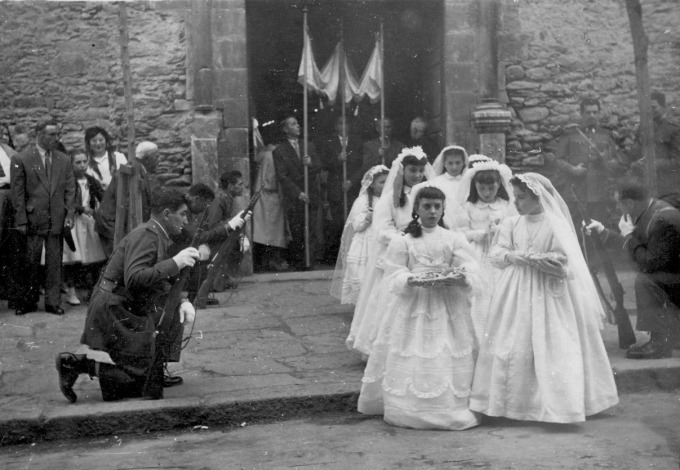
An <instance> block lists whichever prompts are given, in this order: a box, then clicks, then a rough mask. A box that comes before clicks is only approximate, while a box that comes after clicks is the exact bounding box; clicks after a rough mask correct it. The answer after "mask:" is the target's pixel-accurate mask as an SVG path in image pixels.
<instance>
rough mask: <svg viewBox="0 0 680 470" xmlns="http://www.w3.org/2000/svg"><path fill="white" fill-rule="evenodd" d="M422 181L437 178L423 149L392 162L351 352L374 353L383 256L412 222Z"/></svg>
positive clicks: (377, 212) (375, 214) (375, 218)
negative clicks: (416, 189) (417, 187)
mask: <svg viewBox="0 0 680 470" xmlns="http://www.w3.org/2000/svg"><path fill="white" fill-rule="evenodd" d="M423 178H427V179H428V180H431V179H432V178H434V173H433V172H432V166H431V165H430V164H429V163H428V161H427V155H425V152H423V150H422V149H421V148H420V147H413V148H405V149H403V150H402V151H401V153H400V154H399V156H398V157H397V158H396V159H395V160H394V162H392V167H391V168H390V171H389V173H388V175H387V180H386V181H385V188H384V190H383V192H382V194H381V196H380V200H379V201H378V203H377V204H376V205H375V210H374V211H373V225H374V228H373V230H374V233H375V240H374V241H373V242H372V243H371V245H370V248H369V253H370V258H369V261H368V268H367V271H366V276H365V281H364V285H363V286H362V287H361V291H360V292H359V297H358V299H357V305H356V308H355V309H354V318H353V319H352V325H351V327H350V331H349V336H348V337H347V340H346V341H345V343H346V344H347V346H348V347H349V348H350V349H355V350H357V351H360V352H361V353H362V354H364V355H369V354H370V353H371V345H372V343H373V339H374V338H375V333H376V331H377V328H378V325H379V324H380V319H381V315H382V313H383V312H384V304H383V303H382V302H381V298H382V296H383V294H384V293H385V287H384V286H383V283H382V278H383V255H384V254H385V251H386V250H387V246H388V245H389V244H390V242H391V241H392V240H393V239H395V238H398V237H401V236H402V235H403V233H402V232H401V231H402V230H403V229H404V228H406V226H407V225H408V224H409V222H410V221H411V218H412V217H411V214H412V208H413V199H412V196H413V192H412V190H411V188H413V187H414V186H415V185H417V184H418V183H420V182H421V181H422V180H423Z"/></svg>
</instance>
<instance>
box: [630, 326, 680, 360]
mask: <svg viewBox="0 0 680 470" xmlns="http://www.w3.org/2000/svg"><path fill="white" fill-rule="evenodd" d="M672 356H673V343H672V341H671V337H670V336H669V335H666V334H662V333H658V332H654V331H652V332H651V333H650V339H649V342H647V343H645V344H644V345H642V346H641V347H639V348H636V349H629V350H628V351H627V352H626V357H627V358H628V359H663V358H667V357H672Z"/></svg>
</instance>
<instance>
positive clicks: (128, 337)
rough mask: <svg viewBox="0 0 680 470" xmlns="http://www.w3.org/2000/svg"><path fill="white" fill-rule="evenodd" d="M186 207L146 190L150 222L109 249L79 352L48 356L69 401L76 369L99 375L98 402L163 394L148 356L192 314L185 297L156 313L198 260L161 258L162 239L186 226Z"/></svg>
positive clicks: (162, 350)
mask: <svg viewBox="0 0 680 470" xmlns="http://www.w3.org/2000/svg"><path fill="white" fill-rule="evenodd" d="M187 211H188V208H187V205H186V202H185V200H184V196H183V194H182V193H181V192H180V191H179V190H177V189H175V188H164V187H161V188H158V189H157V190H155V191H154V193H153V195H152V199H151V218H150V220H149V221H148V222H145V223H143V224H141V225H140V226H138V227H137V228H136V229H134V230H133V231H132V232H130V233H129V234H128V235H127V236H126V237H125V238H123V240H121V242H120V243H119V245H118V246H117V247H116V248H115V250H114V252H113V254H112V255H111V258H110V259H109V262H108V264H107V265H106V267H105V268H104V272H103V274H102V277H101V278H100V280H99V283H98V284H97V286H96V287H95V291H94V294H93V296H92V299H91V301H90V305H89V308H88V311H87V318H86V319H85V329H84V331H83V335H82V337H81V339H80V342H81V343H82V344H83V345H85V346H83V347H81V351H80V352H84V354H72V353H61V354H58V355H57V358H56V366H57V370H58V372H59V386H60V388H61V391H62V393H63V394H64V396H65V397H66V398H67V399H68V400H69V401H70V402H72V403H73V402H75V401H76V399H77V397H76V394H75V392H74V391H73V385H74V384H75V382H76V380H77V379H78V375H79V374H90V375H96V376H97V377H99V386H100V388H101V391H102V398H103V399H104V400H105V401H111V400H118V399H122V398H133V397H146V398H154V399H158V398H163V371H162V368H163V361H162V360H161V361H158V360H156V361H154V355H158V354H160V359H164V358H166V357H168V349H169V348H170V347H171V345H172V343H173V341H174V336H175V335H176V334H178V333H179V332H181V328H182V325H183V323H185V322H186V323H189V322H192V321H193V319H194V316H195V311H194V307H193V306H192V305H191V303H190V302H189V301H188V300H186V299H182V300H181V301H180V304H179V306H178V307H176V308H175V309H174V311H169V312H165V313H164V310H165V307H166V305H165V302H166V300H167V298H168V296H169V294H170V291H171V289H172V288H173V283H174V282H175V280H176V278H177V276H178V275H179V273H180V271H181V270H182V269H183V268H187V267H188V268H191V267H192V266H193V265H194V264H195V262H196V260H197V259H198V257H199V253H198V250H197V249H196V248H185V249H184V250H182V251H180V252H179V253H178V254H176V255H175V256H174V257H172V258H169V257H167V250H168V244H169V243H170V236H176V235H179V234H180V233H181V231H182V228H183V227H184V226H186V224H187ZM156 331H158V335H156V334H155V332H156ZM157 358H158V357H157ZM147 380H148V382H147Z"/></svg>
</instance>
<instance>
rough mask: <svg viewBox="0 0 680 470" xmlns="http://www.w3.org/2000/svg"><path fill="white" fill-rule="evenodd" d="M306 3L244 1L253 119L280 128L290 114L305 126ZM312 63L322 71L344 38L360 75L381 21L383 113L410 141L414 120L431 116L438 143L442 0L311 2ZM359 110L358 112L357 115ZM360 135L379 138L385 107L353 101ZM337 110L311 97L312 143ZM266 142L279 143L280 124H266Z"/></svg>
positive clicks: (326, 129)
mask: <svg viewBox="0 0 680 470" xmlns="http://www.w3.org/2000/svg"><path fill="white" fill-rule="evenodd" d="M304 3H305V2H302V1H292V0H246V24H247V48H248V75H249V92H250V100H251V102H250V113H251V115H252V116H253V117H255V118H257V119H258V121H259V122H260V123H261V124H262V123H267V122H271V121H274V123H278V121H280V120H281V119H283V118H284V117H285V116H287V115H289V114H293V115H296V117H298V120H299V121H300V122H302V102H303V96H302V95H303V92H302V86H301V85H300V84H299V83H298V82H297V72H298V67H299V65H300V58H301V53H302V41H303V34H302V28H303V26H302V25H303V13H302V8H303V5H304ZM306 3H308V4H309V5H308V24H309V31H310V36H311V38H312V41H313V49H314V57H315V60H316V63H317V65H318V66H319V68H321V67H323V65H324V64H325V63H326V61H327V60H328V58H329V57H330V56H331V54H332V52H333V50H334V48H335V46H336V44H337V43H338V42H339V41H340V39H341V36H342V37H344V44H345V50H346V53H347V57H348V59H349V60H350V62H351V63H352V65H353V66H354V68H355V70H356V72H357V75H358V76H359V77H360V75H361V73H362V72H363V70H364V68H365V66H366V64H367V63H368V60H369V57H370V55H371V52H372V51H373V48H374V46H375V37H376V34H377V33H378V32H379V30H380V24H381V22H382V23H383V30H384V37H385V40H384V44H385V45H384V51H385V56H384V57H385V60H384V62H385V63H384V74H385V114H386V115H387V116H388V117H391V118H393V120H394V127H395V137H396V138H399V139H400V140H402V141H404V140H405V139H406V138H407V137H408V135H409V124H410V121H411V120H412V119H413V118H414V117H416V116H425V117H426V118H427V119H428V120H429V121H430V122H431V125H432V128H431V132H430V133H431V135H432V134H433V137H434V138H435V139H440V136H441V129H442V128H443V127H444V125H445V123H444V122H443V113H442V98H441V97H442V96H443V94H442V89H441V88H442V83H443V80H442V73H443V65H442V64H443V56H442V54H443V52H442V45H443V40H444V31H443V18H444V5H443V0H374V1H359V0H344V1H324V2H316V3H315V2H306ZM357 107H358V108H359V109H358V111H357ZM350 108H351V109H349V110H348V113H352V115H353V116H354V121H355V127H356V129H355V131H357V132H358V133H359V134H360V135H361V137H362V138H364V139H366V140H368V139H370V138H373V137H375V131H374V130H373V122H374V120H375V119H377V118H378V117H379V116H380V103H374V104H371V103H370V102H369V100H368V98H364V100H363V101H362V102H361V103H359V104H357V103H352V105H351V107H350ZM339 109H340V108H339V106H331V105H328V103H325V102H323V100H320V99H319V98H318V97H317V96H315V95H311V96H310V99H309V126H310V137H311V138H313V139H315V140H316V139H322V138H324V137H325V136H326V135H327V134H328V133H330V132H332V128H333V124H332V123H333V119H334V118H335V116H337V115H339V114H340V110H339ZM262 130H263V131H264V134H265V140H267V139H268V138H269V139H271V140H276V139H277V138H278V137H279V135H278V125H271V126H265V127H264V128H263V129H262Z"/></svg>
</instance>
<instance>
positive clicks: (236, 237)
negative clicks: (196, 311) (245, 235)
mask: <svg viewBox="0 0 680 470" xmlns="http://www.w3.org/2000/svg"><path fill="white" fill-rule="evenodd" d="M261 195H262V188H260V189H259V190H258V191H257V192H256V193H255V194H253V196H252V197H251V198H250V201H248V206H246V208H245V209H244V210H243V213H242V215H241V218H245V216H246V214H247V213H248V212H252V211H253V208H254V207H255V204H256V203H257V201H258V199H260V196H261ZM240 239H241V230H240V229H239V230H237V231H236V232H234V233H230V234H229V235H228V236H227V238H226V239H225V240H224V241H223V242H222V244H221V245H220V247H219V248H218V249H217V252H216V253H215V256H213V257H212V259H211V260H210V264H208V269H207V273H206V276H205V280H204V281H203V282H202V283H201V287H199V288H198V292H197V293H196V301H195V302H194V305H196V308H205V307H206V304H207V300H208V295H209V294H210V289H211V288H212V286H213V283H214V282H215V278H216V277H217V273H218V272H219V268H220V267H221V266H223V265H224V262H225V261H226V259H227V256H229V253H231V252H232V251H233V250H234V247H235V246H236V244H237V243H239V241H240Z"/></svg>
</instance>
